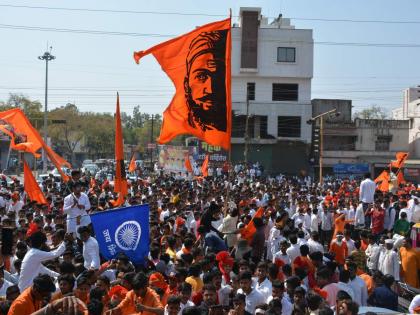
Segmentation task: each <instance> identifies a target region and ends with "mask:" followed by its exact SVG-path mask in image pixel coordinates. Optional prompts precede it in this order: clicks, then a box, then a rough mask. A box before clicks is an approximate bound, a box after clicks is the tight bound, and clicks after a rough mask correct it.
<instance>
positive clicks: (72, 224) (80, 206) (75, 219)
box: [63, 182, 90, 234]
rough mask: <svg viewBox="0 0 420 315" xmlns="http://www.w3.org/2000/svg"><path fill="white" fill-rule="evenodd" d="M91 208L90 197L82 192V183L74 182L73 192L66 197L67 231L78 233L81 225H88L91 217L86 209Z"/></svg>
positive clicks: (64, 208)
mask: <svg viewBox="0 0 420 315" xmlns="http://www.w3.org/2000/svg"><path fill="white" fill-rule="evenodd" d="M89 209H90V202H89V198H88V196H87V195H86V194H85V193H82V192H81V184H80V183H79V182H76V183H74V184H73V193H71V194H69V195H68V196H66V198H64V207H63V211H64V213H65V214H67V233H73V234H76V233H77V229H78V228H79V227H80V226H87V225H89V223H90V217H89V215H88V214H87V212H86V211H88V210H89Z"/></svg>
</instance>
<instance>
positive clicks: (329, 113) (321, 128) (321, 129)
mask: <svg viewBox="0 0 420 315" xmlns="http://www.w3.org/2000/svg"><path fill="white" fill-rule="evenodd" d="M325 116H334V117H337V116H340V112H337V109H336V108H334V109H332V110H329V111H326V112H324V113H321V114H319V115H317V116H314V117H312V118H311V119H309V120H308V121H307V123H308V124H310V125H312V124H313V123H314V122H316V120H317V119H319V183H320V184H321V185H322V183H323V179H322V176H323V175H322V167H323V154H324V117H325Z"/></svg>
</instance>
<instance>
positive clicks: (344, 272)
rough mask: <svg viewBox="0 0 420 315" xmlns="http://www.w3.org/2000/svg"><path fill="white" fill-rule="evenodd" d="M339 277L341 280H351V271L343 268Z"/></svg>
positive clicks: (345, 281) (346, 281)
mask: <svg viewBox="0 0 420 315" xmlns="http://www.w3.org/2000/svg"><path fill="white" fill-rule="evenodd" d="M338 279H339V280H340V281H341V282H344V283H348V282H349V280H350V272H349V271H348V270H341V271H340V274H339V276H338Z"/></svg>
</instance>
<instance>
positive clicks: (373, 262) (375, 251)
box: [365, 234, 381, 272]
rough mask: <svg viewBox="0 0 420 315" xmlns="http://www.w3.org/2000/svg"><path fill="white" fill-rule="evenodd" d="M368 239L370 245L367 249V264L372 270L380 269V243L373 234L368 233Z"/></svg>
mask: <svg viewBox="0 0 420 315" xmlns="http://www.w3.org/2000/svg"><path fill="white" fill-rule="evenodd" d="M368 241H369V245H368V247H367V248H366V251H365V253H366V258H367V262H366V265H367V267H368V268H369V270H370V271H371V272H372V271H374V270H378V263H379V254H380V253H381V248H380V247H379V245H378V244H376V243H375V238H374V236H373V235H372V234H369V235H368Z"/></svg>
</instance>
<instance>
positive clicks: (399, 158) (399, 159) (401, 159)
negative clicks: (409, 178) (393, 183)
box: [391, 152, 408, 168]
mask: <svg viewBox="0 0 420 315" xmlns="http://www.w3.org/2000/svg"><path fill="white" fill-rule="evenodd" d="M395 158H396V161H392V162H391V166H392V167H395V168H401V167H403V166H404V164H405V161H406V160H407V158H408V153H407V152H397V154H396V155H395Z"/></svg>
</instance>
